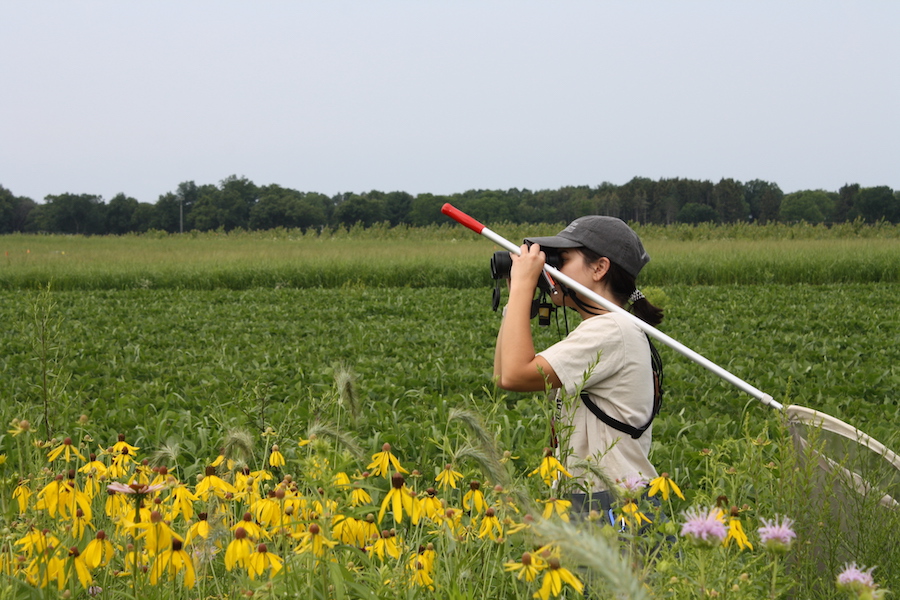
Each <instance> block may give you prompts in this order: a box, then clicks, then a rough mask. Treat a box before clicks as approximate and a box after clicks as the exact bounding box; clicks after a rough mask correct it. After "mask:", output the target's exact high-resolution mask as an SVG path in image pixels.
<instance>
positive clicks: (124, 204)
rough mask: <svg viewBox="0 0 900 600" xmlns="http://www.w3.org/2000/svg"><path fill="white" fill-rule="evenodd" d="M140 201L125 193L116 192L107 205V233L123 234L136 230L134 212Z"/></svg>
mask: <svg viewBox="0 0 900 600" xmlns="http://www.w3.org/2000/svg"><path fill="white" fill-rule="evenodd" d="M137 207H138V201H137V200H136V199H134V198H129V197H128V196H126V195H125V194H121V193H120V194H116V195H115V196H114V197H113V198H112V200H110V201H109V204H107V206H106V227H105V229H106V233H111V234H113V235H121V234H123V233H128V232H130V231H134V230H135V229H134V225H135V224H134V213H135V211H136V210H137Z"/></svg>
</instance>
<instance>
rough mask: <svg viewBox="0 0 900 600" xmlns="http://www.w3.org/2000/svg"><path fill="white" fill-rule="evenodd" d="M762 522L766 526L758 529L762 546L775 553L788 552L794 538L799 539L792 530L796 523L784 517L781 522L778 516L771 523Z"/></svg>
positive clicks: (767, 521)
mask: <svg viewBox="0 0 900 600" xmlns="http://www.w3.org/2000/svg"><path fill="white" fill-rule="evenodd" d="M762 522H763V523H764V524H765V526H764V527H760V528H759V529H757V533H759V541H760V542H762V545H763V546H764V547H766V548H767V549H769V550H772V551H773V552H779V553H781V552H787V551H788V549H790V547H791V543H793V541H794V538H796V537H797V534H796V533H794V530H793V529H791V527H792V526H793V525H794V521H792V520H791V519H788V518H787V517H782V518H781V521H779V520H778V517H777V516H776V517H775V518H774V519H772V520H771V521H769V520H767V519H763V520H762Z"/></svg>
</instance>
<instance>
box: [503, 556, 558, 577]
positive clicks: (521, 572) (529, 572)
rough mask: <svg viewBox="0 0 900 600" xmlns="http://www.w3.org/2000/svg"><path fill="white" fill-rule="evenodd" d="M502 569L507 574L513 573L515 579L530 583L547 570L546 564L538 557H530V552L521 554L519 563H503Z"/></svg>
mask: <svg viewBox="0 0 900 600" xmlns="http://www.w3.org/2000/svg"><path fill="white" fill-rule="evenodd" d="M503 568H504V569H505V570H506V572H507V573H515V574H516V579H519V580H522V579H524V580H525V581H528V582H531V581H534V580H535V579H537V576H538V574H539V573H540V572H541V571H543V570H544V569H546V568H547V563H546V562H545V561H544V560H543V559H541V558H540V557H539V556H532V555H531V553H530V552H525V553H523V554H522V560H521V561H519V562H508V563H504V565H503Z"/></svg>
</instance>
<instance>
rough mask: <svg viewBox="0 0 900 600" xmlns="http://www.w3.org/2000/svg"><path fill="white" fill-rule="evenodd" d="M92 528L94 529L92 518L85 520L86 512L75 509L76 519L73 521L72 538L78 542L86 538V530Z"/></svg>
mask: <svg viewBox="0 0 900 600" xmlns="http://www.w3.org/2000/svg"><path fill="white" fill-rule="evenodd" d="M88 527H90V528H91V529H93V528H94V526H93V525H91V521H90V518H85V516H84V511H83V510H81V509H80V508H76V509H75V517H74V518H73V519H72V537H73V538H74V539H76V540H80V539H81V538H82V537H84V532H85V530H86V529H87V528H88Z"/></svg>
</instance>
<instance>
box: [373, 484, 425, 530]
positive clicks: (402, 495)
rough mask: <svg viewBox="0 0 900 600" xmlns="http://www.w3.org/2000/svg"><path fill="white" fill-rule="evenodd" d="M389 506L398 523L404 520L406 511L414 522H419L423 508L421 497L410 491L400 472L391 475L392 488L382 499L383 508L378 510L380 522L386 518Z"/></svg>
mask: <svg viewBox="0 0 900 600" xmlns="http://www.w3.org/2000/svg"><path fill="white" fill-rule="evenodd" d="M388 506H390V507H391V514H393V515H394V521H395V522H396V523H402V522H403V513H404V511H405V512H406V513H407V514H408V515H409V518H410V520H411V521H412V522H413V524H416V523H418V522H419V518H420V516H421V513H422V508H421V505H420V503H419V499H418V498H416V497H415V496H414V495H413V494H411V493H410V491H409V489H408V488H407V487H406V479H404V477H403V475H401V474H400V473H394V474H393V475H392V476H391V489H390V491H389V492H388V493H387V495H385V497H384V500H382V501H381V510H379V511H378V522H379V523H381V520H382V519H383V518H384V513H385V512H387V508H388Z"/></svg>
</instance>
